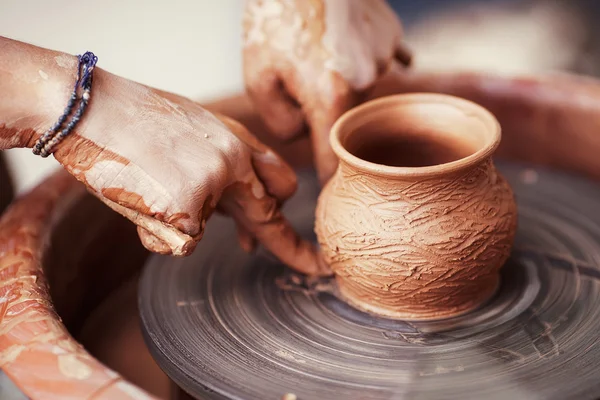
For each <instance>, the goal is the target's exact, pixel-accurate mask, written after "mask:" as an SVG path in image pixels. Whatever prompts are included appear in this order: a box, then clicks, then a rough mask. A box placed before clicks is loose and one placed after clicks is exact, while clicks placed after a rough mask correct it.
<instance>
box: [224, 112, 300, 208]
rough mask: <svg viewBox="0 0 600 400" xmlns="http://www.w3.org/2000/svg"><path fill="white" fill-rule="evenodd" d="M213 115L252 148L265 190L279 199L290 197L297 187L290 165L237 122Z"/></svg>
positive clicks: (255, 164)
mask: <svg viewBox="0 0 600 400" xmlns="http://www.w3.org/2000/svg"><path fill="white" fill-rule="evenodd" d="M215 116H216V117H217V118H219V119H220V120H221V121H222V122H223V123H224V124H225V125H227V127H228V128H229V129H230V130H231V131H232V132H233V133H234V134H235V135H236V136H237V137H238V138H239V139H240V140H241V141H242V142H244V143H245V144H246V145H248V146H249V147H250V148H251V149H252V165H253V167H254V170H255V172H256V174H257V175H258V177H259V179H260V180H261V181H262V182H263V183H264V185H265V187H266V189H267V192H268V193H269V194H270V195H271V196H273V197H275V198H276V199H278V200H279V201H285V200H287V199H288V198H290V197H291V196H292V195H293V194H294V193H295V192H296V187H297V180H296V173H295V172H294V170H293V169H292V167H290V166H289V165H288V164H287V163H286V162H285V161H283V159H282V158H281V157H279V155H278V154H277V153H275V152H274V151H273V150H271V148H269V147H268V146H266V145H265V144H263V143H262V142H261V141H260V140H258V139H257V138H256V137H255V136H254V135H253V134H252V133H250V131H248V129H246V127H244V126H243V125H242V124H240V123H239V122H237V121H235V120H233V119H231V118H229V117H226V116H224V115H221V114H218V113H215Z"/></svg>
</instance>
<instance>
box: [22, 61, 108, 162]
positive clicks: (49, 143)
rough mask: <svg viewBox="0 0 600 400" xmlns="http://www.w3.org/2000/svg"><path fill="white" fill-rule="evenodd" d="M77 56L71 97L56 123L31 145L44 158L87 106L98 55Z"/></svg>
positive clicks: (80, 116) (70, 129)
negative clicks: (75, 108)
mask: <svg viewBox="0 0 600 400" xmlns="http://www.w3.org/2000/svg"><path fill="white" fill-rule="evenodd" d="M77 58H78V59H79V65H78V68H77V81H76V82H75V86H74V87H73V92H71V97H70V98H69V102H68V103H67V107H66V108H65V111H64V112H63V114H62V115H61V116H60V118H59V119H58V121H56V123H55V124H54V125H52V127H51V128H50V129H48V131H47V132H46V133H44V134H43V135H42V136H41V137H40V138H39V139H38V140H37V142H36V143H35V145H34V146H33V154H35V155H40V156H42V157H44V158H45V157H48V156H49V155H50V154H52V151H53V149H54V147H55V146H56V145H57V144H58V143H60V142H61V141H62V140H63V139H64V138H65V137H67V135H69V134H70V133H71V131H72V130H73V129H74V128H75V125H77V123H78V122H79V120H80V119H81V118H82V117H83V113H84V112H85V110H86V108H87V105H88V103H89V101H90V98H91V95H92V76H93V75H92V74H93V72H94V67H95V66H96V62H98V57H96V56H95V55H94V53H92V52H89V51H88V52H86V53H85V54H83V55H78V56H77ZM78 87H80V88H81V89H82V94H81V98H79V99H78V98H77V88H78ZM77 100H79V105H78V107H77V111H76V112H75V114H74V115H73V117H72V118H71V120H70V121H69V123H68V124H67V125H66V126H65V127H64V128H63V129H62V130H61V131H60V132H58V130H59V129H60V128H61V127H63V125H64V124H65V122H66V121H67V118H68V117H69V116H70V115H71V113H72V112H73V107H74V106H75V103H76V102H77Z"/></svg>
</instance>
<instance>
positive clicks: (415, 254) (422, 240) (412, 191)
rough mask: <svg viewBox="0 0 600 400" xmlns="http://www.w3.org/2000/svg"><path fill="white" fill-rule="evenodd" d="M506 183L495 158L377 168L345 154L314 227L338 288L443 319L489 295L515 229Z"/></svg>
mask: <svg viewBox="0 0 600 400" xmlns="http://www.w3.org/2000/svg"><path fill="white" fill-rule="evenodd" d="M516 223H517V213H516V205H515V201H514V197H513V193H512V190H511V188H510V187H509V185H508V183H507V182H506V181H505V180H504V179H503V177H502V176H501V175H500V174H499V173H498V172H497V171H496V168H495V167H494V164H493V162H492V160H491V158H490V157H488V158H486V159H483V160H481V161H480V162H478V163H477V164H475V165H467V166H465V167H464V168H462V169H459V170H455V171H451V172H448V173H447V174H439V175H437V176H431V177H423V178H420V177H419V176H410V177H406V176H402V175H399V176H397V177H394V176H389V175H388V176H379V175H377V174H372V173H370V172H369V171H363V170H360V169H359V168H357V167H356V165H351V164H349V163H346V162H345V160H344V159H341V160H340V165H339V167H338V170H337V172H336V173H335V175H334V176H333V177H332V179H331V180H330V181H329V182H328V184H327V185H326V187H325V188H324V190H323V192H322V194H321V196H320V198H319V201H318V205H317V214H316V233H317V237H318V240H319V243H320V245H321V248H322V251H323V253H324V256H325V258H326V261H327V262H328V263H329V265H330V266H331V268H332V269H333V271H334V273H335V275H336V279H337V283H338V286H339V290H340V292H341V294H342V295H343V296H344V297H345V298H346V299H347V300H348V301H349V302H350V303H351V304H353V305H355V306H356V307H358V308H360V309H363V310H366V311H370V312H374V313H377V314H380V315H383V316H387V317H391V318H400V319H436V318H446V317H451V316H455V315H458V314H462V313H465V312H468V311H470V310H472V309H474V308H476V307H478V306H479V305H481V304H482V303H483V302H485V301H486V300H488V299H489V298H490V297H491V296H492V295H493V294H494V292H495V291H496V288H497V287H498V284H499V270H500V268H501V267H502V265H503V264H504V263H505V261H506V260H507V258H508V256H509V254H510V251H511V247H512V244H513V239H514V235H515V230H516Z"/></svg>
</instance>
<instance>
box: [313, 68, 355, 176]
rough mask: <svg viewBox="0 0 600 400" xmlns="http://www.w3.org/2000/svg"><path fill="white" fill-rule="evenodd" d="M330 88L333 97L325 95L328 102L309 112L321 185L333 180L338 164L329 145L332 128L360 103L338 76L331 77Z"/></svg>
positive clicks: (323, 96)
mask: <svg viewBox="0 0 600 400" xmlns="http://www.w3.org/2000/svg"><path fill="white" fill-rule="evenodd" d="M328 86H330V89H329V90H331V93H333V95H331V94H329V95H328V96H326V94H325V93H324V94H323V95H322V96H321V98H322V99H328V100H327V101H326V102H325V103H323V102H321V101H319V102H317V103H316V104H315V105H314V106H313V107H311V109H310V110H309V111H308V112H307V115H308V120H309V123H310V127H311V142H312V147H313V155H314V158H315V160H314V162H315V166H316V168H317V172H318V175H319V181H320V182H321V184H325V183H326V182H327V181H328V180H329V178H331V176H332V175H333V173H334V172H335V169H336V168H337V164H338V160H337V156H336V155H335V153H334V152H333V150H332V149H331V145H330V144H329V135H330V132H331V127H332V126H333V124H334V123H335V121H336V120H337V119H338V118H339V117H340V116H341V115H342V114H343V113H345V112H346V111H348V110H349V109H350V108H352V107H353V106H354V105H356V104H357V103H358V100H359V96H360V95H359V94H358V93H356V92H355V91H354V90H352V89H351V88H350V87H349V85H348V83H347V82H345V81H344V80H343V79H342V78H341V77H340V76H339V75H337V74H332V75H331V76H330V79H329V85H328Z"/></svg>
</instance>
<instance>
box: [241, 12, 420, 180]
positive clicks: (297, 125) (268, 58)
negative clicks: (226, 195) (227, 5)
mask: <svg viewBox="0 0 600 400" xmlns="http://www.w3.org/2000/svg"><path fill="white" fill-rule="evenodd" d="M402 34H403V33H402V26H401V24H400V21H399V20H398V18H397V17H396V15H395V14H394V11H393V10H392V9H391V8H390V7H389V6H388V5H387V4H386V2H385V1H384V0H310V1H309V0H288V1H283V0H247V2H246V10H245V16H244V76H245V81H246V86H247V89H248V92H249V94H250V96H251V97H252V99H253V100H254V102H255V105H256V107H257V108H258V111H259V112H260V114H261V115H262V117H263V118H264V120H265V122H266V123H267V125H268V126H269V128H270V129H271V130H272V131H273V133H274V134H276V135H278V136H279V138H281V139H292V138H294V137H296V136H297V135H299V134H300V133H302V132H303V131H304V130H305V128H309V129H310V132H311V139H312V143H313V151H314V156H315V163H316V167H317V171H318V173H319V177H320V179H321V181H322V182H325V181H326V180H327V179H328V178H329V177H330V176H331V175H332V174H333V172H334V171H335V168H336V166H337V159H336V157H335V155H334V154H333V152H332V150H331V148H330V146H329V131H330V128H331V126H332V125H333V123H334V122H335V121H336V119H337V118H338V117H339V116H340V115H341V114H343V113H344V112H345V111H347V110H348V109H349V108H351V107H353V106H354V105H356V104H357V103H358V102H359V101H360V98H361V96H362V95H363V94H364V92H365V91H366V90H367V89H369V88H370V87H372V86H373V85H374V84H375V82H376V81H377V79H378V78H379V77H380V76H381V75H382V74H383V73H384V72H385V71H386V70H387V69H388V68H389V67H390V65H391V63H392V62H394V61H398V62H400V63H401V64H403V65H409V64H410V59H411V55H410V53H409V51H408V50H407V49H406V48H405V47H404V45H403V44H402Z"/></svg>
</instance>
